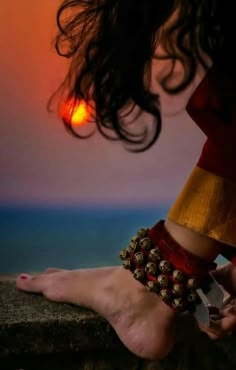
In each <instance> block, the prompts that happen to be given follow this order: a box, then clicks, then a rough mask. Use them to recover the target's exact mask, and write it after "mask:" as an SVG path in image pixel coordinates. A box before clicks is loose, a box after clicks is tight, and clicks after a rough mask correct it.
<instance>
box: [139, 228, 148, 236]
mask: <svg viewBox="0 0 236 370" xmlns="http://www.w3.org/2000/svg"><path fill="white" fill-rule="evenodd" d="M147 232H148V229H144V228H142V229H140V230H138V231H137V236H138V237H139V238H144V237H145V236H146V235H147Z"/></svg>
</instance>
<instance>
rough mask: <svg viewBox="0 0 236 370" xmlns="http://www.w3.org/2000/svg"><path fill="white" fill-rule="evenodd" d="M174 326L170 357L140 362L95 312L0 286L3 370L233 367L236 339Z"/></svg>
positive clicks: (189, 323)
mask: <svg viewBox="0 0 236 370" xmlns="http://www.w3.org/2000/svg"><path fill="white" fill-rule="evenodd" d="M178 325H179V329H178V343H177V345H176V347H175V349H174V351H173V352H172V353H171V354H170V356H168V358H167V359H165V360H164V361H162V362H148V361H142V360H140V359H138V358H137V357H135V356H133V355H132V354H131V353H129V352H128V351H127V350H126V349H125V347H124V346H123V345H122V344H121V342H120V341H119V339H118V337H117V336H116V334H115V332H114V330H113V329H112V328H111V327H110V325H109V324H108V323H107V322H106V320H104V319H103V318H101V317H100V316H99V315H97V314H96V313H94V312H92V311H90V310H87V309H84V308H81V307H76V306H73V305H68V304H61V303H53V302H49V301H47V300H46V299H45V298H43V297H42V296H41V295H37V294H27V293H24V292H20V291H18V290H17V289H16V288H15V283H14V281H10V280H7V279H6V280H5V281H0V358H1V360H0V363H3V362H4V368H3V370H8V369H10V370H12V369H20V368H22V369H25V370H28V369H29V370H37V369H40V370H42V369H44V370H47V369H48V370H53V369H55V370H64V369H66V370H80V369H81V370H82V369H83V370H85V369H86V370H90V369H93V370H121V369H122V370H138V369H143V370H144V369H149V370H151V369H153V370H154V369H155V370H157V369H158V370H159V369H170V370H175V369H179V368H180V369H181V370H183V369H184V370H195V369H196V370H200V369H201V370H205V369H206V370H208V369H209V370H211V369H212V370H213V369H214V370H221V369H222V370H227V369H234V368H235V366H236V351H235V344H236V336H231V337H229V338H226V339H225V340H222V341H219V342H213V341H211V340H209V339H208V338H207V336H206V335H204V334H202V333H200V332H199V330H198V329H197V328H196V325H195V323H194V322H193V320H192V319H191V318H190V317H188V316H187V317H183V318H181V319H180V322H179V324H178ZM18 364H19V365H18ZM32 364H34V365H33V366H32ZM0 368H1V370H2V367H1V366H0Z"/></svg>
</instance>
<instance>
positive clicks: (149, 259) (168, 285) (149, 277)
mask: <svg viewBox="0 0 236 370" xmlns="http://www.w3.org/2000/svg"><path fill="white" fill-rule="evenodd" d="M120 258H121V259H122V260H123V266H124V268H126V269H129V270H130V271H131V272H132V273H133V276H134V278H135V279H136V280H138V281H140V282H141V283H142V284H144V285H145V286H146V287H147V289H148V290H150V291H152V292H155V293H157V294H158V295H159V296H160V297H161V298H162V299H163V300H164V301H165V302H166V303H167V304H168V305H170V306H171V307H172V308H173V309H175V310H176V311H185V310H186V309H191V307H192V306H193V305H195V304H196V303H197V302H198V301H199V297H198V294H197V292H196V290H197V289H198V288H199V287H202V286H203V285H206V284H207V279H206V278H207V275H208V273H209V271H211V270H214V269H215V268H216V264H215V263H213V262H208V261H206V260H203V259H202V258H200V257H197V256H195V255H193V254H191V253H190V252H188V251H187V250H185V249H183V248H182V247H181V246H180V245H179V244H178V243H177V242H176V241H175V240H174V239H173V238H172V237H171V236H170V234H169V233H168V232H167V230H166V229H165V227H164V221H163V220H161V221H159V222H158V223H157V224H156V225H155V226H154V227H153V228H152V229H151V230H149V229H140V230H139V231H138V232H137V234H136V235H135V236H134V237H133V238H132V239H131V241H130V244H129V246H128V247H127V248H126V249H125V250H123V251H121V253H120Z"/></svg>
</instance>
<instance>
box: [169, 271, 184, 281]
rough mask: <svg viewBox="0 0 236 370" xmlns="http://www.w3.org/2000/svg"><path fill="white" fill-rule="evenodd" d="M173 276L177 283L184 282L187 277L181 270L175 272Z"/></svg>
mask: <svg viewBox="0 0 236 370" xmlns="http://www.w3.org/2000/svg"><path fill="white" fill-rule="evenodd" d="M172 276H173V280H174V281H177V282H183V281H184V280H185V275H184V273H183V272H182V271H180V270H174V271H173V274H172Z"/></svg>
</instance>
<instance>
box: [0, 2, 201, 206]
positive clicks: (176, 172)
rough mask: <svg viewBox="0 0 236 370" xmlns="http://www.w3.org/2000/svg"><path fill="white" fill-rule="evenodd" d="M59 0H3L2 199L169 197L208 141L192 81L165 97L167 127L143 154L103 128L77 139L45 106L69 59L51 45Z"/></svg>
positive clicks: (152, 200)
mask: <svg viewBox="0 0 236 370" xmlns="http://www.w3.org/2000/svg"><path fill="white" fill-rule="evenodd" d="M59 3H60V1H58V0H50V1H49V0H34V1H32V0H22V1H21V2H18V1H16V0H13V1H8V2H7V1H6V2H3V4H2V5H1V13H0V27H1V38H0V49H1V58H0V66H1V77H0V78H1V83H0V97H1V101H0V106H1V109H0V137H1V145H0V176H1V180H0V204H3V203H13V204H16V203H17V204H18V203H23V204H36V205H37V204H54V205H60V204H81V203H83V204H91V203H92V204H94V203H103V204H108V205H109V204H123V203H124V204H132V205H134V204H147V205H149V204H156V205H158V204H163V203H170V202H171V201H173V200H174V198H175V197H176V195H177V194H178V192H179V191H180V189H181V187H182V186H183V184H184V182H185V180H186V177H187V175H188V174H189V172H190V171H191V169H192V167H193V166H194V164H195V162H196V160H197V158H198V155H199V154H200V150H201V145H202V143H203V141H204V137H203V135H202V133H201V132H200V130H199V129H198V128H197V126H196V125H195V124H194V123H193V122H192V121H191V119H190V118H189V117H188V116H187V114H186V113H185V112H184V106H185V104H186V99H187V98H188V96H189V95H190V93H191V91H193V87H191V89H189V91H188V92H187V93H186V94H184V96H183V97H178V98H176V97H175V98H173V97H166V96H162V104H163V112H164V122H163V126H164V128H163V132H162V134H161V137H160V139H159V141H158V142H157V143H156V144H155V146H154V147H153V148H152V149H150V150H148V151H147V152H145V153H143V154H131V153H128V152H127V151H126V150H125V149H124V148H123V147H122V145H121V144H120V143H111V142H109V141H106V140H105V139H104V138H102V137H100V136H99V134H96V135H95V136H94V137H93V138H92V139H90V140H86V141H80V140H76V139H74V138H73V137H71V136H70V135H68V133H66V131H65V129H64V127H63V125H62V123H61V121H60V120H59V118H57V117H55V116H53V115H49V114H48V113H47V111H46V103H47V100H48V98H49V97H50V94H51V93H52V92H53V91H54V90H55V89H56V87H57V85H58V84H59V83H60V81H61V79H62V78H63V76H64V74H65V71H66V68H67V65H68V64H67V63H68V62H67V61H65V60H64V59H63V58H61V57H59V56H58V55H57V54H56V52H55V51H54V49H53V47H52V44H51V42H52V38H53V36H54V34H55V32H56V25H55V15H56V10H57V7H58V4H59ZM134 63H135V61H134ZM157 91H158V86H157ZM181 109H182V111H181ZM178 110H180V113H177V111H178Z"/></svg>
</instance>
